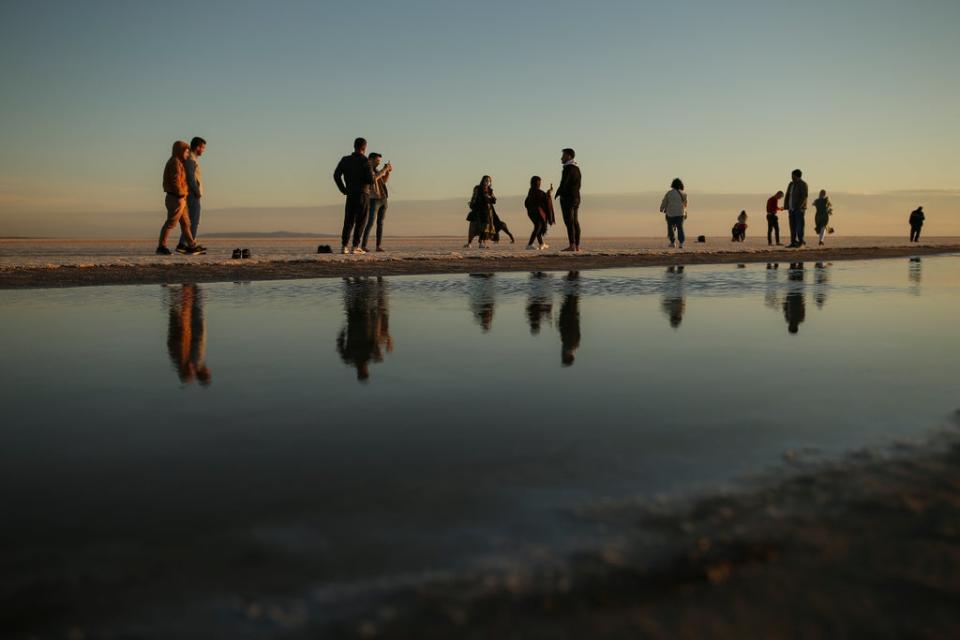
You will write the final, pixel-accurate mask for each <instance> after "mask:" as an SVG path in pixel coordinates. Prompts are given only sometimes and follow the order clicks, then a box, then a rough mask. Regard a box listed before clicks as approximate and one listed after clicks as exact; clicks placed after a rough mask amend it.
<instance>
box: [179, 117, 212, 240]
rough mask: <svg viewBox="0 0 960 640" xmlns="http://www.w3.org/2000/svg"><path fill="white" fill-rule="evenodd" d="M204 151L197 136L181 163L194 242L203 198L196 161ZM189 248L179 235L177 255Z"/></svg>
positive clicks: (201, 177)
mask: <svg viewBox="0 0 960 640" xmlns="http://www.w3.org/2000/svg"><path fill="white" fill-rule="evenodd" d="M206 150H207V141H206V140H204V139H203V138H200V137H198V136H197V137H194V138H193V140H191V141H190V155H189V156H188V157H187V159H186V160H184V161H183V168H184V169H185V170H186V173H187V212H188V213H189V214H190V234H191V235H192V236H193V240H194V242H196V240H197V232H198V231H199V230H200V199H201V198H203V173H202V172H201V171H200V163H199V162H198V159H199V158H200V156H202V155H203V152H204V151H206ZM189 247H190V245H189V244H187V238H186V236H184V235H183V234H181V235H180V242H179V243H178V244H177V249H176V251H177V253H187V249H188V248H189ZM201 249H202V247H201Z"/></svg>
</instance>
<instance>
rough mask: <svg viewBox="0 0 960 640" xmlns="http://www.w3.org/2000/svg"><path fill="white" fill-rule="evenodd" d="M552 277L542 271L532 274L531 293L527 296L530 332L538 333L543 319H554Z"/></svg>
mask: <svg viewBox="0 0 960 640" xmlns="http://www.w3.org/2000/svg"><path fill="white" fill-rule="evenodd" d="M552 280H553V279H552V278H551V277H550V276H549V275H547V274H545V273H543V272H542V271H535V272H533V273H531V274H530V294H529V296H528V297H527V322H528V323H529V324H530V334H531V335H538V334H539V333H540V327H541V325H542V324H543V321H544V320H546V321H547V322H548V323H550V322H552V321H553V290H552V289H551V287H552V285H553V282H552Z"/></svg>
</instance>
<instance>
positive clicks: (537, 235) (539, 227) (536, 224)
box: [527, 213, 547, 246]
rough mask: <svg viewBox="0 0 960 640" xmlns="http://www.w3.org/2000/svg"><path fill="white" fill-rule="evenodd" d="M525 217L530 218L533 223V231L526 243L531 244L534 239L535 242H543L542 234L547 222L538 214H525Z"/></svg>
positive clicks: (544, 231)
mask: <svg viewBox="0 0 960 640" xmlns="http://www.w3.org/2000/svg"><path fill="white" fill-rule="evenodd" d="M527 217H528V218H530V222H532V223H533V233H531V234H530V242H528V243H527V245H528V246H529V245H532V244H533V241H534V240H536V241H537V244H538V245H540V244H543V234H545V233H546V232H547V223H546V221H545V220H544V219H543V218H541V217H540V216H539V215H530V214H529V213H528V214H527Z"/></svg>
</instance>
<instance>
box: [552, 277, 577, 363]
mask: <svg viewBox="0 0 960 640" xmlns="http://www.w3.org/2000/svg"><path fill="white" fill-rule="evenodd" d="M557 324H558V326H559V328H560V345H561V346H560V348H561V351H560V363H561V364H562V365H563V366H564V367H569V366H571V365H573V361H574V359H575V356H574V353H575V352H576V350H577V348H579V347H580V272H579V271H571V272H569V273H568V274H567V286H566V291H565V293H564V296H563V302H562V303H561V304H560V313H559V316H558V318H557Z"/></svg>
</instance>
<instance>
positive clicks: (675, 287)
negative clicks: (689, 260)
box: [660, 265, 687, 329]
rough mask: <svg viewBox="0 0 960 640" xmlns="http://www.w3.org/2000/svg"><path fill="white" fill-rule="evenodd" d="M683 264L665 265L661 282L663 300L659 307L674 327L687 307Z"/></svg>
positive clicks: (676, 326) (677, 325)
mask: <svg viewBox="0 0 960 640" xmlns="http://www.w3.org/2000/svg"><path fill="white" fill-rule="evenodd" d="M683 277H684V276H683V265H679V266H670V267H667V273H666V275H665V276H664V282H663V300H662V301H661V303H660V308H661V309H663V312H664V313H665V314H667V317H668V318H670V326H671V327H673V328H674V329H677V328H679V327H680V323H681V322H683V312H684V311H685V310H686V308H687V297H686V295H684V288H683Z"/></svg>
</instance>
